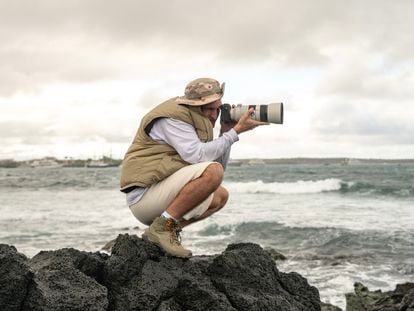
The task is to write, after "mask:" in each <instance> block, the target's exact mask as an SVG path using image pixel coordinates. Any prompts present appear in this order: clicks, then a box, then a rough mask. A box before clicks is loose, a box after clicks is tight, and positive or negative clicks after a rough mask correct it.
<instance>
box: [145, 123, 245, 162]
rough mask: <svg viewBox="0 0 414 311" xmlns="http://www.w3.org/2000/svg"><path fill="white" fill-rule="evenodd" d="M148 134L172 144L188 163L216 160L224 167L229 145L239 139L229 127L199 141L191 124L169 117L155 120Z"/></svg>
mask: <svg viewBox="0 0 414 311" xmlns="http://www.w3.org/2000/svg"><path fill="white" fill-rule="evenodd" d="M149 135H150V137H151V138H152V139H154V140H156V141H159V142H160V143H167V144H169V145H170V146H172V147H173V148H174V149H175V150H177V152H178V154H179V155H180V156H181V158H182V159H183V160H184V161H186V162H188V163H191V164H195V163H200V162H205V161H217V162H219V163H221V164H222V165H223V167H224V168H226V166H227V162H228V160H229V157H230V151H231V145H232V144H233V143H235V142H236V141H238V140H239V137H238V135H237V133H236V131H235V130H234V129H231V130H230V131H228V132H225V133H223V135H222V136H220V137H218V138H216V139H214V140H212V141H210V142H206V143H204V142H202V141H200V139H199V138H198V136H197V133H196V131H195V129H194V127H193V126H192V125H190V124H188V123H185V122H183V121H179V120H175V119H171V118H163V119H159V120H157V121H156V122H155V123H154V126H153V127H152V129H151V131H150V134H149Z"/></svg>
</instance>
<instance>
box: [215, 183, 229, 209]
mask: <svg viewBox="0 0 414 311" xmlns="http://www.w3.org/2000/svg"><path fill="white" fill-rule="evenodd" d="M217 191H218V193H219V197H220V201H221V205H222V206H224V205H225V204H226V203H227V200H228V199H229V192H228V191H227V189H226V188H224V187H219V188H218V189H217Z"/></svg>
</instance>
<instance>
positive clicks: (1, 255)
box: [0, 234, 412, 311]
mask: <svg viewBox="0 0 414 311" xmlns="http://www.w3.org/2000/svg"><path fill="white" fill-rule="evenodd" d="M0 283H1V287H0V310H21V311H26V310H27V311H28V310H83V311H85V310H111V311H118V310H119V311H121V310H122V311H128V310H155V311H167V310H170V311H183V310H194V311H196V310H223V311H224V310H249V311H250V310H260V311H262V310H282V311H284V310H286V311H316V310H320V303H321V302H320V299H319V292H318V290H317V289H316V288H315V287H313V286H310V285H309V284H308V282H307V280H306V279H305V278H303V277H302V276H300V275H299V274H297V273H294V272H292V273H282V272H280V271H279V270H278V269H277V266H276V264H275V262H274V261H273V260H272V258H271V256H270V254H269V253H268V252H266V251H264V250H263V249H262V248H261V247H260V246H259V245H256V244H252V243H240V244H231V245H229V246H228V247H227V249H226V250H225V251H224V252H223V253H221V254H218V255H214V256H194V257H192V258H190V259H180V258H174V257H169V256H167V255H166V254H165V253H164V252H163V251H162V250H161V249H160V248H159V247H157V246H155V245H154V244H152V243H150V242H147V241H144V240H142V239H140V238H138V237H137V236H135V235H128V234H124V235H119V236H118V238H117V239H116V241H115V243H114V245H113V247H112V254H111V255H110V256H108V255H105V254H101V253H89V252H82V251H79V250H76V249H61V250H57V251H47V252H40V253H39V254H37V255H36V256H34V257H33V258H32V259H27V258H26V257H25V256H24V255H21V254H19V253H18V252H17V251H16V249H15V248H14V247H13V246H8V245H0ZM407 299H409V297H408V298H407ZM411 302H412V301H411V300H409V301H408V300H407V303H411Z"/></svg>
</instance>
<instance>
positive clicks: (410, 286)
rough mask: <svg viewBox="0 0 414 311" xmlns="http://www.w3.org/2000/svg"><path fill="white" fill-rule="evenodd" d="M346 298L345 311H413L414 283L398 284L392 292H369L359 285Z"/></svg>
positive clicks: (356, 284) (355, 285)
mask: <svg viewBox="0 0 414 311" xmlns="http://www.w3.org/2000/svg"><path fill="white" fill-rule="evenodd" d="M345 296H346V311H414V283H405V284H398V285H397V287H396V288H395V290H394V291H390V292H384V293H383V292H382V291H381V290H376V291H369V289H368V288H367V287H366V286H364V285H363V284H361V283H355V284H354V293H348V294H346V295H345Z"/></svg>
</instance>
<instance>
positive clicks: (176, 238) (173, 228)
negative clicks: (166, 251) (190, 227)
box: [165, 218, 181, 245]
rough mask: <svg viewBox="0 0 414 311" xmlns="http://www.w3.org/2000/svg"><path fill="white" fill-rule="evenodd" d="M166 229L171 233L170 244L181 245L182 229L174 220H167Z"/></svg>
mask: <svg viewBox="0 0 414 311" xmlns="http://www.w3.org/2000/svg"><path fill="white" fill-rule="evenodd" d="M165 229H166V230H167V231H169V232H170V242H171V243H172V244H173V243H176V244H178V245H181V235H180V232H181V228H180V227H179V226H178V224H177V222H176V221H175V220H174V219H171V218H170V219H167V221H166V222H165Z"/></svg>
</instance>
